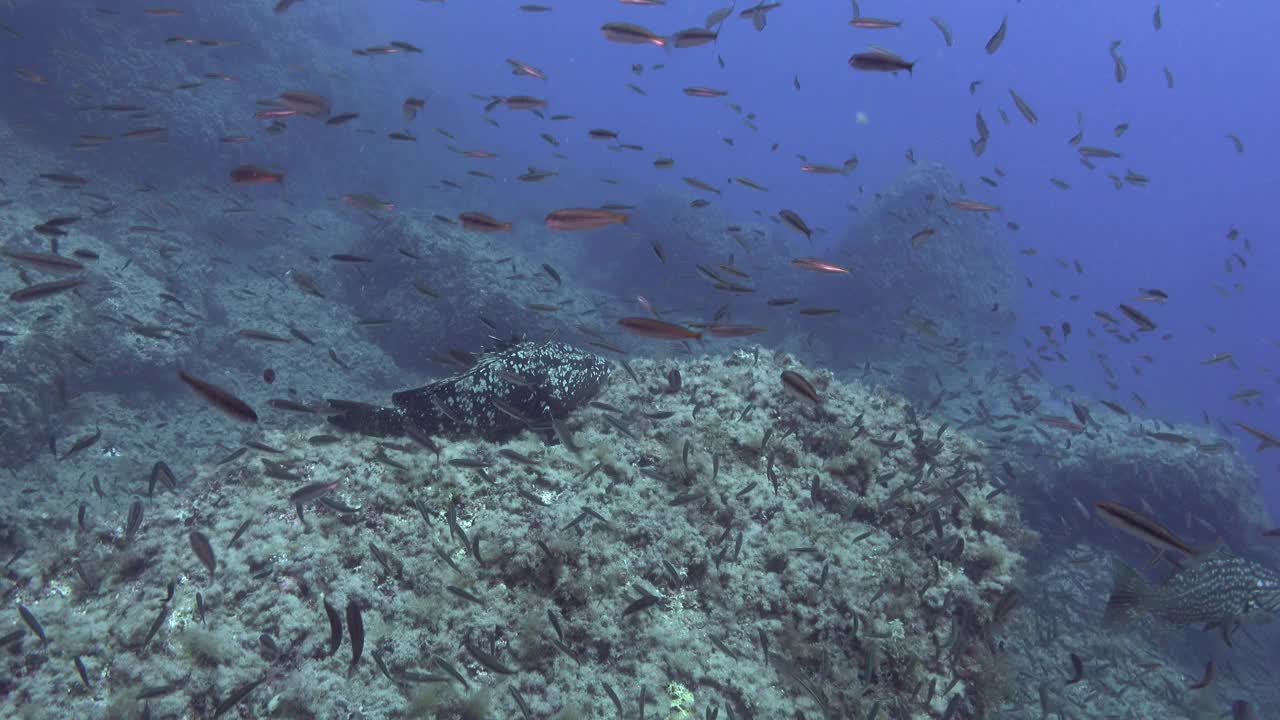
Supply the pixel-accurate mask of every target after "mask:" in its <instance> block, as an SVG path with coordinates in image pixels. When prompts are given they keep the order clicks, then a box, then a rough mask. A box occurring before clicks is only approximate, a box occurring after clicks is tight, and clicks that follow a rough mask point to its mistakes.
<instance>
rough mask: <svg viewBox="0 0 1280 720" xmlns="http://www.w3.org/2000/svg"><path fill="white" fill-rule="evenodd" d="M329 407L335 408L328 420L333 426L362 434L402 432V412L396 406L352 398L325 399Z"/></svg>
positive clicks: (378, 434) (393, 433) (395, 433)
mask: <svg viewBox="0 0 1280 720" xmlns="http://www.w3.org/2000/svg"><path fill="white" fill-rule="evenodd" d="M326 402H328V403H329V407H331V408H333V409H334V410H337V411H338V412H337V413H336V414H334V415H330V416H329V422H330V423H331V424H332V425H334V426H335V427H339V428H341V429H343V430H347V431H350V432H358V433H360V434H362V435H376V436H379V437H382V436H387V435H403V434H404V426H403V423H404V413H403V412H402V411H400V410H399V409H397V408H385V407H379V406H377V405H369V404H367V403H362V402H354V401H352V400H332V399H330V400H326Z"/></svg>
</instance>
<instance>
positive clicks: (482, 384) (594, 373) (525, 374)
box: [329, 342, 611, 440]
mask: <svg viewBox="0 0 1280 720" xmlns="http://www.w3.org/2000/svg"><path fill="white" fill-rule="evenodd" d="M610 367H611V364H610V363H609V361H607V360H605V359H604V358H601V357H599V356H597V355H594V354H591V353H588V352H584V351H582V350H579V349H577V348H575V347H573V346H572V345H567V344H565V343H560V342H544V343H535V342H521V343H516V344H507V345H505V346H502V347H499V348H498V349H496V350H494V351H492V352H487V353H484V354H482V355H480V356H479V357H478V358H477V359H476V362H475V364H474V365H472V366H471V367H469V368H467V370H466V371H465V372H463V373H460V374H457V375H453V376H450V377H447V378H444V379H442V380H437V381H436V382H433V383H431V384H429V385H425V386H423V387H420V388H416V389H414V390H405V391H402V392H398V393H395V394H394V395H392V396H391V401H392V403H393V404H394V405H395V407H391V408H386V407H379V406H376V405H367V404H365V403H360V402H351V401H347V400H329V404H330V405H331V406H332V407H334V408H335V409H337V410H339V411H340V412H339V413H338V414H335V415H332V416H330V417H329V422H330V423H332V424H334V425H336V426H337V427H340V428H342V429H344V430H350V431H353V432H359V433H362V434H365V435H375V436H383V435H403V434H405V433H406V432H407V430H406V429H405V426H406V424H407V425H411V426H412V427H413V429H414V430H418V431H421V432H425V433H426V434H428V435H434V434H438V433H447V434H460V435H475V436H479V437H483V438H485V439H489V440H496V439H502V438H506V437H511V436H513V435H515V434H516V433H518V432H520V431H521V430H522V429H524V428H525V427H526V425H527V423H526V422H524V421H522V420H520V419H517V418H515V417H513V416H512V415H511V414H509V413H506V412H503V411H502V410H500V409H499V406H502V407H504V408H514V409H515V410H516V412H517V413H518V414H519V415H520V416H521V417H522V418H529V419H534V420H546V419H547V416H548V415H551V416H552V417H554V418H563V417H565V416H566V415H568V414H569V412H570V411H572V410H574V409H576V408H578V407H581V406H583V405H585V404H586V403H587V402H588V401H590V400H591V399H592V398H594V397H595V396H596V394H597V393H599V392H600V390H601V389H602V388H603V387H604V384H605V381H606V380H608V378H609V370H610ZM504 375H517V376H519V377H522V378H528V379H529V381H530V382H529V384H527V385H517V384H513V383H510V382H507V381H505V380H503V379H502V378H503V376H504Z"/></svg>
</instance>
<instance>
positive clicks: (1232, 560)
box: [1103, 549, 1280, 642]
mask: <svg viewBox="0 0 1280 720" xmlns="http://www.w3.org/2000/svg"><path fill="white" fill-rule="evenodd" d="M1113 579H1114V583H1115V584H1114V588H1113V589H1112V591H1111V597H1110V598H1109V599H1108V600H1107V609H1106V612H1105V614H1104V615H1103V622H1104V624H1106V625H1110V626H1115V625H1123V624H1126V623H1128V622H1131V621H1133V620H1135V619H1137V618H1138V617H1139V616H1141V615H1142V614H1144V613H1145V614H1149V615H1152V616H1154V617H1155V618H1156V619H1157V620H1160V621H1162V622H1164V623H1165V624H1168V625H1173V626H1184V625H1193V624H1201V623H1203V624H1205V625H1207V626H1217V627H1218V628H1219V629H1221V630H1222V634H1223V638H1224V639H1226V640H1227V641H1228V642H1229V641H1230V632H1231V629H1232V628H1233V627H1234V626H1235V624H1236V623H1237V622H1247V623H1259V622H1269V621H1270V620H1272V619H1273V617H1274V615H1275V613H1276V612H1277V611H1280V574H1276V573H1275V572H1272V571H1271V570H1269V569H1267V568H1266V567H1264V566H1262V565H1260V564H1258V563H1256V562H1253V561H1252V560H1246V559H1244V558H1241V557H1237V556H1235V555H1233V554H1231V553H1230V552H1228V551H1226V550H1224V549H1218V550H1215V551H1213V552H1211V553H1207V554H1205V555H1202V556H1200V557H1199V558H1197V559H1195V560H1193V561H1192V562H1191V563H1190V564H1188V565H1187V566H1186V567H1184V568H1182V569H1181V570H1178V571H1177V572H1175V573H1174V574H1173V575H1172V576H1170V577H1169V579H1167V580H1165V581H1164V582H1163V583H1160V584H1158V585H1153V584H1151V583H1148V582H1147V581H1146V580H1145V579H1143V577H1142V576H1141V575H1139V574H1138V573H1137V571H1135V570H1134V569H1133V568H1131V567H1129V566H1128V565H1125V564H1124V563H1121V562H1118V561H1117V562H1116V564H1115V569H1114V573H1113Z"/></svg>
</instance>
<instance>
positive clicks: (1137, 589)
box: [1102, 560, 1151, 627]
mask: <svg viewBox="0 0 1280 720" xmlns="http://www.w3.org/2000/svg"><path fill="white" fill-rule="evenodd" d="M1111 583H1112V586H1111V597H1109V598H1107V609H1106V611H1105V612H1103V614H1102V624H1103V625H1104V626H1105V627H1117V626H1120V625H1127V624H1128V623H1130V622H1132V621H1133V619H1134V618H1135V617H1136V616H1137V615H1138V613H1139V612H1140V611H1142V609H1143V608H1144V607H1145V606H1146V603H1147V601H1148V598H1149V597H1150V596H1151V586H1150V585H1149V584H1147V581H1146V580H1144V579H1143V578H1142V576H1141V575H1139V574H1138V571H1136V570H1134V569H1133V568H1131V567H1129V566H1128V565H1125V564H1124V563H1122V562H1120V561H1119V560H1117V561H1116V562H1115V564H1114V565H1113V566H1112V570H1111Z"/></svg>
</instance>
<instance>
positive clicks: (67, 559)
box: [0, 348, 1023, 718]
mask: <svg viewBox="0 0 1280 720" xmlns="http://www.w3.org/2000/svg"><path fill="white" fill-rule="evenodd" d="M629 366H630V371H622V370H619V371H617V372H615V374H614V378H613V380H612V382H611V384H610V386H609V387H608V388H607V390H606V391H605V392H604V393H603V394H602V395H601V396H600V397H599V399H598V401H597V403H596V404H595V405H594V406H593V407H591V408H590V409H587V410H585V411H581V412H578V413H576V414H574V415H572V416H571V417H570V419H569V422H568V427H567V428H565V429H562V433H561V434H560V437H561V442H558V443H553V444H547V438H546V437H545V436H543V435H539V434H534V433H531V432H526V433H524V434H522V435H521V436H519V437H517V438H515V439H513V440H511V441H509V442H504V443H500V444H491V443H482V442H476V441H472V440H465V439H462V440H455V441H445V440H440V441H438V444H437V445H436V446H435V447H434V449H427V448H424V447H422V446H421V445H418V444H415V443H413V442H411V441H408V440H405V439H401V440H403V441H402V442H387V441H379V440H376V439H371V438H361V437H356V436H347V437H343V438H341V439H338V440H333V439H332V438H329V437H326V436H325V433H326V432H327V430H326V429H325V428H324V427H323V425H321V424H319V423H317V425H316V427H314V428H297V429H293V430H287V429H276V423H275V422H270V423H267V424H266V427H270V428H273V429H269V430H265V432H263V433H262V434H261V435H259V434H256V433H253V432H250V433H249V434H246V435H244V436H243V438H242V441H244V442H249V441H253V443H252V447H251V448H250V449H248V450H247V451H246V452H237V453H230V455H231V457H227V458H221V459H216V460H214V461H211V462H209V463H206V464H203V465H201V466H198V467H195V468H193V469H192V470H190V471H188V470H185V469H182V468H175V476H176V478H177V485H176V488H174V489H173V490H169V489H166V488H165V484H164V483H161V484H160V486H159V487H156V488H154V490H153V491H152V492H145V493H144V490H145V485H146V479H145V478H140V479H139V480H138V481H137V484H136V486H130V485H124V486H121V485H120V484H119V483H113V484H110V485H108V486H106V487H104V488H103V494H102V495H101V496H95V497H91V498H89V499H87V500H84V497H85V496H84V495H83V493H77V492H75V490H76V488H74V487H72V484H71V483H67V484H65V485H63V486H61V489H60V490H52V491H51V492H54V493H63V494H64V495H65V497H62V498H42V501H41V505H42V506H43V505H44V503H48V502H53V503H54V504H55V505H56V504H57V502H58V501H59V500H61V501H63V502H65V503H66V504H67V513H66V515H65V516H58V515H47V514H43V513H42V512H40V511H37V510H36V509H35V507H34V506H33V504H32V503H31V502H30V498H29V496H28V494H27V493H26V492H25V491H24V489H23V488H21V487H16V486H12V485H8V484H5V485H3V486H0V487H3V489H4V491H5V492H6V497H4V498H3V501H4V502H5V503H6V506H8V507H14V508H26V509H25V510H19V511H17V512H16V513H13V514H12V515H13V516H14V517H13V520H12V522H13V523H14V524H15V527H13V528H10V531H11V532H16V533H17V534H19V535H20V536H21V537H20V544H21V546H22V547H25V548H27V551H26V552H25V553H22V554H20V556H19V557H16V558H14V559H12V560H10V561H9V563H8V573H9V581H10V588H9V590H8V591H7V593H6V594H7V595H8V596H9V597H10V598H11V600H12V602H14V603H17V604H21V605H22V606H23V607H25V608H27V609H29V611H30V612H31V613H32V615H33V616H34V617H35V618H37V619H38V622H39V623H41V624H42V626H43V629H44V631H45V632H46V634H47V637H46V640H41V639H38V638H37V637H35V635H34V634H32V632H30V631H26V632H22V633H19V634H18V637H17V638H16V639H15V638H8V639H7V640H6V648H5V653H4V660H5V663H6V668H7V670H8V672H7V675H8V677H9V678H10V679H9V680H8V681H7V686H6V688H5V692H4V694H3V695H4V700H3V701H2V702H3V714H4V715H5V716H7V717H24V716H29V714H30V708H36V707H39V708H45V709H51V708H57V709H58V712H59V713H63V714H65V715H66V716H82V717H103V718H118V717H136V716H137V715H138V713H140V712H141V711H142V708H143V707H144V706H145V705H147V704H149V705H150V706H151V708H152V712H153V713H158V714H159V715H160V716H167V715H172V714H174V713H179V712H187V713H192V714H195V715H198V716H201V717H206V716H209V715H211V714H212V713H213V712H214V711H215V710H217V709H218V708H219V707H220V703H224V701H228V699H234V695H233V692H234V691H235V690H237V689H244V688H252V689H250V690H249V691H248V694H247V695H246V696H245V697H244V698H243V699H242V700H239V701H237V702H235V703H233V705H240V706H241V707H242V708H244V709H245V710H246V711H248V712H250V713H251V714H252V715H255V716H264V715H271V716H274V717H315V716H323V717H352V716H354V715H355V714H359V715H361V716H365V717H369V716H379V717H459V716H460V717H474V718H479V717H520V716H521V713H522V712H527V713H528V716H529V717H559V718H568V717H596V716H603V715H606V714H609V713H612V712H613V706H614V705H615V704H616V705H618V706H619V707H621V708H623V709H624V711H625V712H627V713H632V712H635V710H636V709H637V708H638V707H639V706H640V705H641V704H644V705H645V706H646V707H648V708H649V712H650V713H653V712H655V709H659V708H661V710H657V712H659V713H660V716H662V717H695V716H696V717H703V715H704V712H705V711H706V710H707V709H710V708H722V711H721V712H722V713H723V715H724V716H732V717H739V718H750V717H758V718H765V717H771V718H772V717H790V716H792V715H794V714H796V713H797V712H801V713H803V714H805V715H806V716H808V717H830V718H836V717H842V718H851V717H852V718H866V717H870V716H872V715H873V714H875V713H877V712H880V713H884V716H885V717H895V718H898V717H901V718H928V717H938V716H940V715H942V714H945V713H947V712H948V711H950V712H951V713H952V714H953V716H955V717H970V716H972V717H977V716H981V715H983V714H984V713H989V712H990V711H991V709H992V708H993V707H995V704H996V703H998V702H999V700H1000V698H999V697H997V696H996V695H995V694H994V693H995V688H994V685H993V684H992V683H993V676H992V675H991V674H990V673H991V670H992V669H993V668H994V667H996V665H997V663H998V656H999V653H1000V651H999V647H1000V643H1001V640H1000V637H1001V628H1002V626H1003V624H1004V623H1005V622H1006V620H1007V618H1008V617H1009V616H1010V614H1011V611H1013V610H1014V609H1015V608H1016V607H1017V606H1018V597H1019V590H1018V588H1019V585H1020V581H1021V576H1022V559H1021V555H1020V553H1019V546H1020V544H1021V542H1022V532H1023V531H1022V529H1021V526H1020V523H1019V519H1018V513H1017V511H1016V509H1015V506H1014V502H1013V501H1012V499H1011V498H1010V497H1009V496H1008V495H1007V494H1000V493H998V492H996V489H997V488H996V486H995V485H992V484H990V483H988V482H985V481H984V480H983V477H984V475H983V473H982V472H981V470H980V469H981V464H982V460H983V458H982V453H981V451H980V449H979V447H978V445H977V444H976V443H975V442H974V441H973V440H971V439H970V438H968V437H966V436H965V435H963V434H962V433H959V432H957V431H955V430H954V429H949V428H945V427H942V426H939V425H937V424H935V423H933V422H930V421H927V420H923V419H921V418H920V417H919V416H918V414H917V413H916V411H915V410H914V409H913V408H912V407H911V406H910V405H909V404H908V403H906V402H904V401H903V400H902V399H901V398H900V397H898V396H894V395H892V394H890V393H887V392H884V391H881V390H874V389H870V388H867V387H864V386H861V385H858V384H846V383H840V382H837V381H835V380H834V379H832V378H831V376H830V375H829V374H827V373H824V372H821V371H814V370H810V369H806V368H804V367H802V366H800V365H798V364H796V363H795V361H794V360H793V359H792V358H791V357H789V356H786V355H773V354H771V353H770V352H769V351H767V350H764V349H762V348H751V349H749V350H746V349H744V350H742V351H739V352H736V353H732V354H729V355H726V356H722V357H701V358H695V359H689V360H660V361H653V360H634V361H632V362H631V363H629ZM783 371H793V372H798V373H800V374H801V375H802V376H804V377H806V378H808V380H809V381H811V382H812V383H813V386H814V388H815V391H816V392H817V393H818V395H819V396H820V398H821V402H820V404H814V403H812V402H810V401H808V400H805V399H801V398H797V397H795V396H792V395H790V394H788V393H786V392H785V391H784V389H783V383H782V382H781V381H780V379H779V376H780V373H782V372H783ZM191 402H193V403H194V400H193V401H191ZM190 410H191V412H194V413H195V414H197V415H200V416H201V417H200V418H197V419H196V420H195V423H196V424H197V425H198V424H207V425H210V426H211V428H210V429H211V430H212V428H213V427H216V426H219V425H221V426H225V425H226V423H227V422H228V421H226V420H225V419H223V418H222V417H221V416H219V415H216V414H214V413H212V412H208V411H204V410H203V409H202V408H200V407H199V406H194V407H192V408H190ZM223 434H225V432H224V433H223ZM111 461H112V458H111V457H110V456H108V455H105V454H93V455H89V454H86V455H84V456H82V457H77V458H74V459H72V460H68V461H67V463H68V464H71V463H73V462H74V463H76V464H77V468H78V471H79V472H80V473H82V474H83V475H86V476H87V475H90V474H98V473H104V474H105V473H106V471H107V470H108V468H107V467H106V463H109V462H111ZM313 483H332V484H333V487H332V488H331V489H330V491H329V492H328V494H325V493H323V492H320V495H323V497H322V498H321V500H320V501H315V500H314V499H312V498H311V496H310V495H305V494H304V495H302V497H305V498H307V499H306V500H304V501H299V503H298V504H303V503H305V505H304V506H303V507H293V506H291V502H290V498H291V497H293V498H298V497H300V496H299V495H298V494H297V493H299V492H301V490H300V489H301V488H312V491H314V488H315V486H314V485H312V484H313ZM131 496H132V497H131ZM77 499H81V500H84V502H85V504H86V508H85V510H84V516H83V517H82V518H81V520H80V521H77V520H76V519H75V517H74V514H75V513H74V509H73V508H74V505H75V504H76V501H77ZM135 502H136V503H137V504H138V505H140V506H141V508H142V510H141V511H139V512H140V514H141V520H140V522H138V523H136V524H131V523H129V521H128V519H127V518H128V516H129V515H130V505H131V504H133V503H135ZM193 531H195V532H199V533H201V534H202V535H203V536H205V537H207V538H208V540H209V542H210V544H211V546H212V549H213V553H214V554H215V556H216V559H215V560H214V561H213V562H214V563H215V566H214V568H213V569H207V568H206V567H205V566H203V565H202V561H201V560H200V559H199V555H198V554H197V553H195V552H193V549H192V545H191V543H189V540H188V536H189V534H190V533H192V532H193ZM170 582H172V586H170V587H171V589H166V586H167V585H168V583H170ZM326 605H328V606H330V607H332V608H334V611H335V614H337V615H338V616H344V615H345V620H346V622H345V623H339V624H340V625H345V626H346V628H347V631H346V632H345V633H344V636H343V640H342V641H341V643H340V647H338V648H337V652H336V653H335V652H333V650H332V646H331V644H330V642H331V640H330V625H329V622H328V621H327V620H326V611H325V607H326ZM344 608H346V612H345V613H344V612H343V609H344ZM15 615H16V614H15ZM353 617H356V618H357V622H356V624H357V625H361V626H362V627H363V635H362V642H363V647H362V648H361V649H360V650H356V651H355V654H354V657H353V652H352V651H353V647H352V636H351V630H350V628H351V627H352V624H353V623H352V618H353ZM338 619H339V620H341V619H342V617H339V618H338ZM17 621H18V619H17V618H16V617H15V622H17ZM19 627H22V628H25V627H26V626H25V625H19ZM361 650H362V651H363V652H361ZM73 659H78V661H79V662H81V663H83V666H84V667H85V669H86V677H87V682H88V685H87V686H86V685H85V684H84V683H82V682H81V681H80V680H79V679H78V678H77V677H76V670H75V666H74V663H73ZM55 678H58V680H57V681H55ZM254 683H261V684H260V685H254ZM139 697H142V698H143V699H141V700H140V699H139ZM615 698H616V699H615ZM24 708H26V710H24ZM877 708H879V710H877ZM223 710H224V712H225V711H226V710H227V707H223ZM24 713H27V714H26V715H24ZM681 713H683V714H681ZM37 714H38V713H37Z"/></svg>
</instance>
